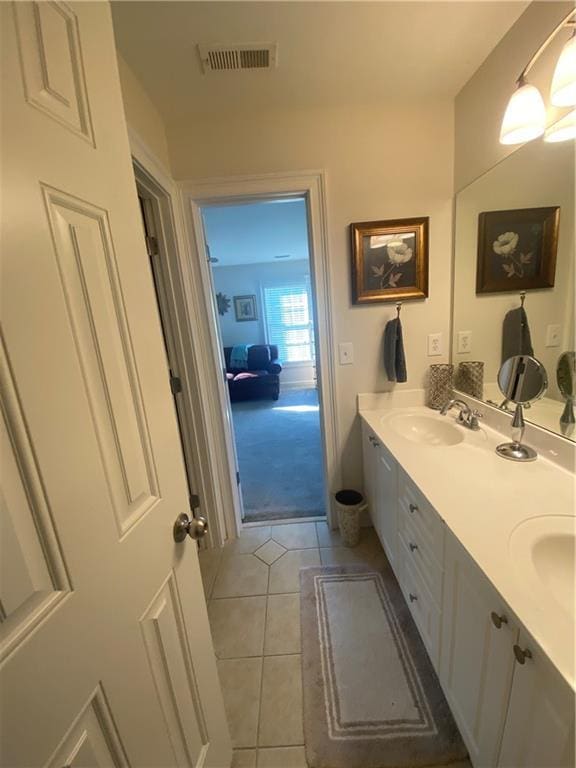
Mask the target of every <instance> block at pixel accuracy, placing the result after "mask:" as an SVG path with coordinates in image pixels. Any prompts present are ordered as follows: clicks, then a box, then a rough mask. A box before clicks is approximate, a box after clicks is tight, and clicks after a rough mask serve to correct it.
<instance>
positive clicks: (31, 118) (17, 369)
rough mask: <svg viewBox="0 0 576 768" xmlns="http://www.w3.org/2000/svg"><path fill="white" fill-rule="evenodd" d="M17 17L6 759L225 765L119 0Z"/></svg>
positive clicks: (8, 314)
mask: <svg viewBox="0 0 576 768" xmlns="http://www.w3.org/2000/svg"><path fill="white" fill-rule="evenodd" d="M0 13H1V16H2V18H1V21H2V35H3V40H2V64H1V70H2V112H3V118H4V120H3V131H2V142H3V143H2V202H3V222H2V339H1V346H0V354H1V357H2V398H1V405H2V408H1V416H2V419H1V429H2V469H3V472H2V480H3V490H2V495H1V497H0V512H1V518H0V524H1V530H0V535H1V539H0V541H1V551H0V555H1V557H2V560H1V563H2V564H1V573H0V576H1V588H0V665H1V667H0V692H1V697H2V702H1V704H2V706H1V710H2V724H1V725H2V734H1V740H0V763H1V764H2V765H3V766H7V767H8V766H9V767H10V768H19V767H20V766H26V767H27V768H41V767H43V766H47V767H49V768H52V767H54V768H62V767H63V766H75V767H76V766H77V767H78V768H87V767H88V766H90V767H91V768H93V767H94V766H102V768H104V767H106V768H110V767H111V766H132V768H140V766H151V767H152V766H153V767H154V768H162V767H166V768H168V767H169V768H173V766H188V767H190V766H201V765H202V766H208V767H211V768H224V767H225V766H227V765H229V763H230V758H231V749H230V741H229V736H228V729H227V725H226V720H225V715H224V707H223V702H222V696H221V692H220V687H219V685H218V678H217V671H216V665H215V659H214V654H213V648H212V643H211V638H210V631H209V626H208V620H207V615H206V606H205V602H204V596H203V590H202V584H201V579H200V573H199V567H198V556H197V548H196V544H195V542H193V541H192V540H191V539H188V540H187V541H185V542H183V543H181V544H176V543H175V542H174V540H173V537H172V526H173V523H174V520H175V519H176V517H177V515H178V514H179V513H181V512H187V511H188V494H187V487H186V481H185V474H184V468H183V463H182V456H181V449H180V445H179V439H178V432H177V425H176V418H175V413H174V405H173V401H172V397H171V393H170V388H169V382H168V376H167V367H166V359H165V353H164V349H163V344H162V337H161V331H160V325H159V320H158V311H157V306H156V300H155V295H154V290H153V284H152V279H151V275H150V268H149V264H148V257H147V255H146V250H145V247H144V239H143V233H142V224H141V221H140V219H139V215H140V214H139V210H138V204H137V198H136V191H135V184H134V176H133V172H132V167H131V158H130V150H129V146H128V139H127V132H126V125H125V121H124V115H123V107H122V102H121V96H120V87H119V81H118V73H117V66H116V54H115V47H114V37H113V31H112V23H111V17H110V10H109V6H108V4H107V3H104V2H93V3H84V2H79V3H73V4H64V3H62V2H57V1H56V2H38V3H35V2H19V3H15V4H8V3H0Z"/></svg>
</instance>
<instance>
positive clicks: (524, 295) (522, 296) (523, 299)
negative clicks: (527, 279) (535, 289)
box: [520, 291, 526, 307]
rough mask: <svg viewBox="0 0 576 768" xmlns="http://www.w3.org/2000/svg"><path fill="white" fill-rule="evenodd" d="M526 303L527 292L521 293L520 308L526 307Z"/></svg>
mask: <svg viewBox="0 0 576 768" xmlns="http://www.w3.org/2000/svg"><path fill="white" fill-rule="evenodd" d="M525 301H526V291H520V306H521V307H523V306H524V302H525Z"/></svg>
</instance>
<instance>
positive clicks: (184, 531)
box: [173, 512, 208, 542]
mask: <svg viewBox="0 0 576 768" xmlns="http://www.w3.org/2000/svg"><path fill="white" fill-rule="evenodd" d="M207 530H208V521H207V520H206V518H205V517H202V516H199V517H192V518H190V517H188V515H187V514H186V513H185V512H182V514H181V515H178V517H177V518H176V522H175V523H174V528H173V534H174V541H177V542H181V541H184V539H185V538H186V536H190V538H191V539H201V538H202V537H203V536H205V535H206V531H207Z"/></svg>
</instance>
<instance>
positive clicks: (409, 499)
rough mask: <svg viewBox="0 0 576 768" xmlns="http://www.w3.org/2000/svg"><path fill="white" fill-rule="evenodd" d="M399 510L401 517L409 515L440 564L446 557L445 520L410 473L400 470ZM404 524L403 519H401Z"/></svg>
mask: <svg viewBox="0 0 576 768" xmlns="http://www.w3.org/2000/svg"><path fill="white" fill-rule="evenodd" d="M398 480H399V482H398V490H399V493H398V512H399V515H400V518H402V517H403V516H406V517H409V518H410V521H411V523H412V525H413V526H414V529H415V530H416V532H417V533H418V535H419V536H420V539H421V540H422V541H424V542H426V544H427V545H428V547H429V549H430V551H431V553H432V555H433V557H434V558H435V559H436V561H437V562H438V563H439V564H440V563H442V562H443V559H444V534H445V525H444V521H443V520H442V519H441V517H440V516H439V515H438V513H437V512H436V510H435V509H434V508H433V507H432V506H431V505H430V503H429V502H428V500H427V499H426V498H425V497H424V496H423V495H422V494H421V493H420V491H419V490H418V488H417V487H416V485H414V483H413V482H412V480H410V478H409V477H408V475H407V474H406V473H405V472H404V471H403V470H400V471H399V472H398ZM400 526H402V521H400Z"/></svg>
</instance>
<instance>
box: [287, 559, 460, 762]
mask: <svg viewBox="0 0 576 768" xmlns="http://www.w3.org/2000/svg"><path fill="white" fill-rule="evenodd" d="M300 584H301V591H300V606H301V609H300V610H301V619H302V622H301V623H302V681H303V691H304V743H305V745H306V758H307V762H308V765H309V766H310V768H423V767H424V766H445V765H447V764H449V763H453V762H455V761H457V760H463V759H464V758H465V757H466V754H467V752H466V747H465V746H464V743H463V741H462V739H461V737H460V734H459V732H458V729H457V727H456V724H455V722H454V719H453V717H452V714H451V713H450V709H449V708H448V704H447V702H446V699H445V698H444V694H443V692H442V689H441V687H440V683H439V682H438V678H437V677H436V673H435V672H434V669H433V667H432V664H431V663H430V660H429V659H428V656H427V654H426V650H425V648H424V645H423V644H422V640H421V639H420V636H419V634H418V631H417V629H416V626H415V624H414V622H413V620H412V617H411V615H410V612H409V610H408V607H407V605H406V602H405V601H404V599H403V597H402V593H401V591H400V587H399V586H398V582H397V581H396V578H395V576H394V574H393V572H392V569H391V568H390V566H389V565H387V566H386V567H385V568H384V569H383V570H382V571H381V572H379V573H377V572H375V571H371V570H370V569H369V568H365V567H363V566H332V567H323V568H303V569H302V570H301V571H300Z"/></svg>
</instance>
